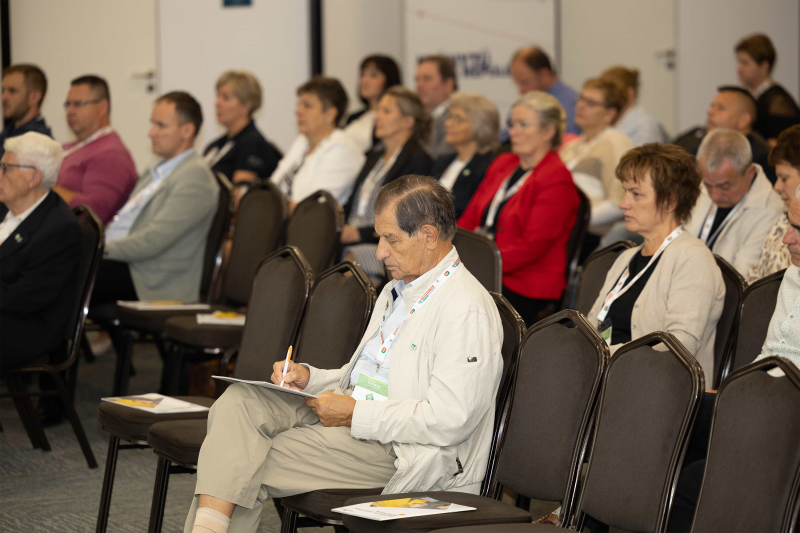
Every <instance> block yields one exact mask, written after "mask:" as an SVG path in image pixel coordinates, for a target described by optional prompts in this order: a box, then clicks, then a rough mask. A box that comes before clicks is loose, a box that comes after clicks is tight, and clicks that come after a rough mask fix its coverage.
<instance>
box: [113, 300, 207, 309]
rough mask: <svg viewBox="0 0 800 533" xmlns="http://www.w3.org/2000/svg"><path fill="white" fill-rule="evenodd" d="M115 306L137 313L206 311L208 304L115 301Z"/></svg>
mask: <svg viewBox="0 0 800 533" xmlns="http://www.w3.org/2000/svg"><path fill="white" fill-rule="evenodd" d="M117 305H119V306H120V307H127V308H128V309H135V310H137V311H207V310H208V309H211V306H210V305H208V304H185V303H183V302H179V301H176V300H149V301H147V300H143V301H138V300H130V301H125V300H117Z"/></svg>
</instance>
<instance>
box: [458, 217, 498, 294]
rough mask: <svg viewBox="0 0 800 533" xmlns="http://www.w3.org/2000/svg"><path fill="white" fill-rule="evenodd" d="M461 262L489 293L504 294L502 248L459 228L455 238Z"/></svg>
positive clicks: (489, 240)
mask: <svg viewBox="0 0 800 533" xmlns="http://www.w3.org/2000/svg"><path fill="white" fill-rule="evenodd" d="M453 246H455V247H456V249H457V250H458V255H459V257H461V262H462V263H464V266H466V267H467V270H469V271H470V272H471V273H472V275H473V276H475V278H476V279H477V280H478V281H480V282H481V285H483V286H484V287H485V288H486V290H487V291H490V292H503V258H502V256H501V255H500V248H498V247H497V245H496V244H495V243H494V241H492V240H491V239H487V238H486V237H484V236H483V235H478V234H477V233H475V232H472V231H469V230H465V229H464V228H458V229H457V230H456V235H455V237H453Z"/></svg>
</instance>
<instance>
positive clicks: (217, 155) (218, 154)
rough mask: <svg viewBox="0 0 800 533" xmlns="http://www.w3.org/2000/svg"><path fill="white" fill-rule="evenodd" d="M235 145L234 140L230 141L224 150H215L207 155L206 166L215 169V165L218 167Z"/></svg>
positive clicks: (223, 147)
mask: <svg viewBox="0 0 800 533" xmlns="http://www.w3.org/2000/svg"><path fill="white" fill-rule="evenodd" d="M233 145H234V142H233V140H229V141H228V142H226V143H225V144H224V145H223V146H222V148H214V149H213V150H211V151H210V152H208V154H206V156H205V160H206V164H207V165H208V166H209V167H213V166H214V165H216V164H217V163H218V162H219V160H220V159H222V158H223V157H225V156H226V155H227V153H228V152H230V151H231V149H232V148H233Z"/></svg>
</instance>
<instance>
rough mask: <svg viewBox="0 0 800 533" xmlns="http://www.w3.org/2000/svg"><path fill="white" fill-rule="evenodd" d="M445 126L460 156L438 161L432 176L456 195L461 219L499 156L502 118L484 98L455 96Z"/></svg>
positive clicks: (448, 140) (454, 196)
mask: <svg viewBox="0 0 800 533" xmlns="http://www.w3.org/2000/svg"><path fill="white" fill-rule="evenodd" d="M444 127H445V137H444V140H445V142H446V143H447V144H449V145H450V146H452V147H453V148H455V149H456V153H455V154H451V155H444V156H442V157H440V158H439V159H437V160H436V162H435V163H434V164H433V168H432V169H431V174H432V175H433V176H434V177H436V178H438V179H439V181H441V183H442V185H444V188H445V189H447V190H448V191H450V192H452V193H453V202H454V203H455V206H456V217H460V216H461V214H462V213H463V212H464V209H466V208H467V204H469V201H470V200H471V199H472V195H473V194H475V191H476V190H477V189H478V186H479V185H480V184H481V181H483V176H484V175H485V174H486V170H487V169H488V168H489V164H490V163H491V162H492V160H493V159H494V157H495V155H496V154H497V148H498V142H497V136H498V133H499V130H500V115H499V114H498V112H497V107H496V106H495V105H494V103H492V101H491V100H489V99H488V98H486V97H485V96H483V95H480V94H475V93H454V94H453V96H452V97H451V98H450V106H449V107H448V109H447V115H446V118H445V121H444Z"/></svg>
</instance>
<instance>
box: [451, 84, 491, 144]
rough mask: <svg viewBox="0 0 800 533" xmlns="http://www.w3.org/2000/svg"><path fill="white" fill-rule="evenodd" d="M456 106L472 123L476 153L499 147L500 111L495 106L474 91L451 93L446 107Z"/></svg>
mask: <svg viewBox="0 0 800 533" xmlns="http://www.w3.org/2000/svg"><path fill="white" fill-rule="evenodd" d="M454 107H458V108H460V109H463V110H464V113H466V114H467V117H469V122H470V124H471V125H472V135H473V137H475V141H476V142H477V143H478V153H481V154H486V153H489V152H494V151H496V150H497V149H498V148H499V147H500V142H499V141H498V138H499V136H500V113H499V112H498V111H497V106H496V105H494V103H493V102H492V101H491V100H489V99H488V98H486V97H485V96H483V95H482V94H476V93H467V92H464V93H453V95H452V96H451V97H450V105H449V106H448V109H453V108H454Z"/></svg>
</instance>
